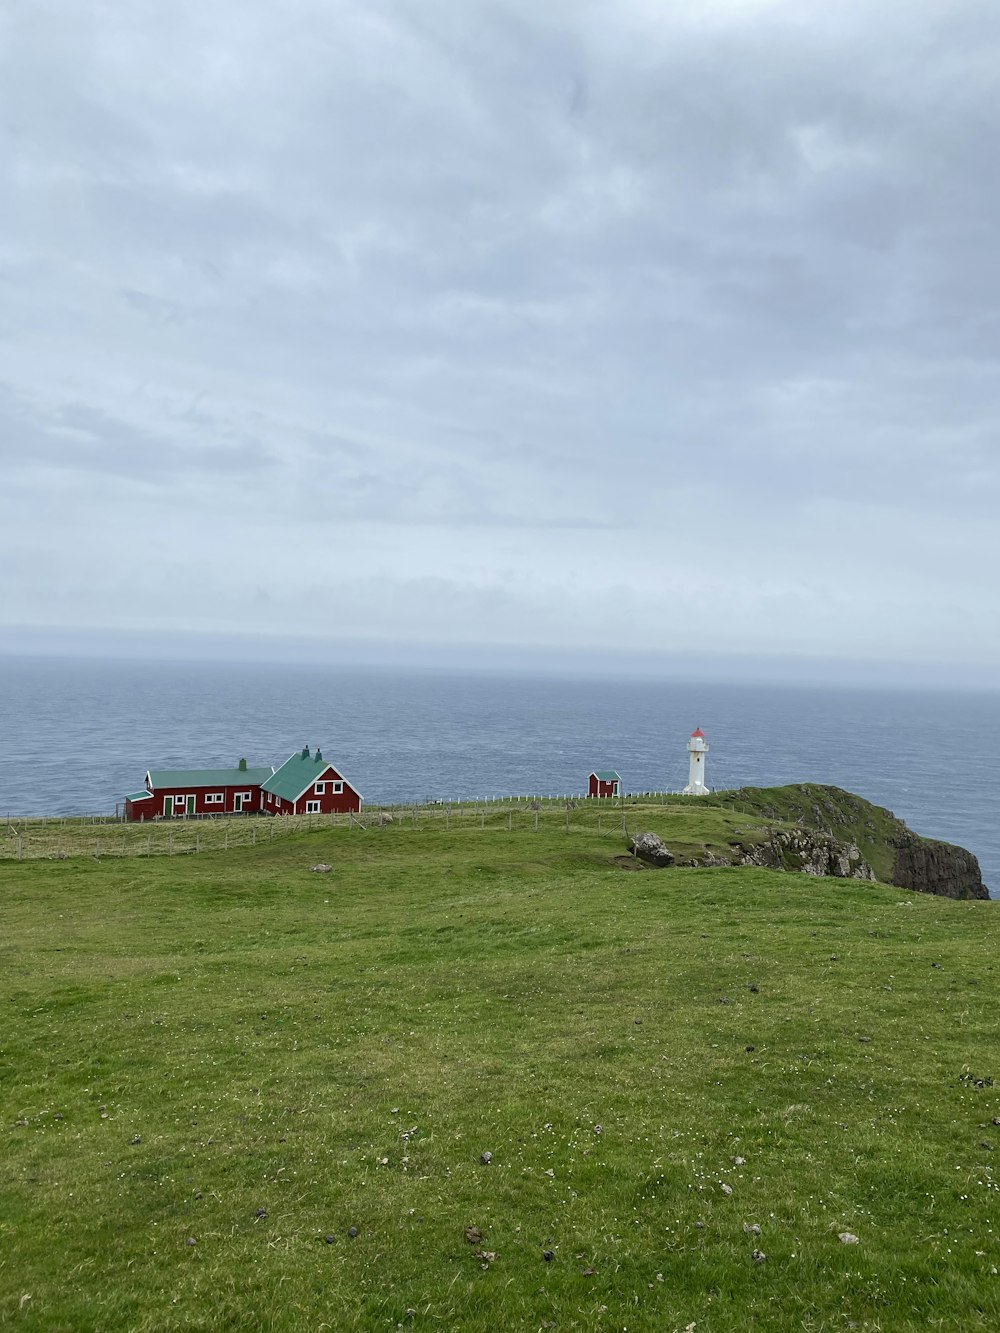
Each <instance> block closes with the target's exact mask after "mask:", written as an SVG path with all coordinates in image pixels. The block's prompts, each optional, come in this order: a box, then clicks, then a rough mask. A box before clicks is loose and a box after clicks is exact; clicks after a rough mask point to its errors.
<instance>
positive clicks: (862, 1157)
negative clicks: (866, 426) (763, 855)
mask: <svg viewBox="0 0 1000 1333" xmlns="http://www.w3.org/2000/svg"><path fill="white" fill-rule="evenodd" d="M717 814H718V815H721V814H725V815H726V817H727V818H728V817H729V814H728V812H721V811H718V810H716V812H715V814H713V815H712V816H711V819H714V818H715V817H716V815H717ZM690 817H691V818H695V816H693V815H692V816H690ZM704 817H705V818H709V814H708V811H707V809H706V812H705V815H704ZM662 831H663V832H664V834H665V835H666V836H668V837H670V836H671V826H670V823H669V821H666V822H665V823H664V824H663V825H662ZM709 834H710V838H709V840H711V838H712V837H714V836H715V834H714V832H713V831H712V830H710V831H709ZM675 840H676V839H675ZM688 840H689V841H690V842H691V843H692V845H694V844H695V843H697V841H698V838H697V832H696V830H695V829H694V828H693V827H692V828H691V829H689V830H688ZM617 850H618V848H617V845H616V844H615V845H612V843H611V841H610V840H609V838H608V837H607V836H605V837H603V838H602V837H599V836H598V835H597V834H596V832H595V831H594V830H591V829H588V828H576V829H574V830H573V831H572V832H571V833H570V834H568V835H567V834H566V832H565V830H564V828H563V826H562V816H561V814H559V813H558V812H553V813H551V814H547V815H545V816H544V817H543V822H542V826H541V828H540V829H539V830H538V831H537V832H535V831H533V830H530V831H529V830H524V831H521V832H519V831H517V829H515V830H514V831H513V832H511V833H508V832H507V831H506V829H500V828H498V827H492V828H491V827H490V826H489V825H487V827H486V828H485V829H482V830H476V829H474V828H473V829H468V828H457V829H456V828H452V829H444V828H442V827H441V826H440V824H431V823H429V822H428V823H427V824H426V825H420V826H418V827H416V828H405V829H404V828H402V827H399V826H394V827H387V828H383V829H370V830H369V831H368V832H366V833H362V832H360V831H358V830H347V829H343V828H341V829H335V830H332V831H331V830H323V831H319V832H314V833H312V834H309V833H301V834H295V835H293V836H289V837H286V838H284V839H282V840H281V841H276V842H275V843H274V844H266V845H260V846H258V847H256V848H253V849H251V848H247V849H245V850H238V851H232V850H231V851H230V852H229V853H228V855H223V854H216V853H208V854H206V853H203V854H202V855H200V856H189V857H182V858H180V857H175V858H173V859H170V858H166V857H163V858H155V857H154V858H152V859H150V860H133V861H128V860H121V861H102V862H94V861H84V860H65V861H59V862H55V863H45V862H40V861H36V862H30V861H26V862H24V863H20V864H14V863H7V864H5V865H4V867H3V868H2V870H0V910H2V922H0V1005H2V1009H0V1013H2V1015H3V1024H2V1027H0V1324H2V1325H3V1326H4V1327H10V1328H12V1329H17V1330H22V1329H23V1330H26V1331H27V1330H33V1331H37V1333H41V1331H43V1330H44V1333H62V1331H64V1330H65V1331H66V1333H70V1331H72V1333H77V1331H78V1330H91V1329H93V1330H98V1329H100V1330H118V1329H129V1330H157V1333H181V1331H182V1330H184V1331H185V1333H189V1331H193V1330H206V1331H207V1330H213V1331H214V1330H234V1331H235V1330H246V1329H251V1328H252V1329H264V1330H296V1331H298V1330H307V1329H308V1330H317V1333H318V1330H323V1329H331V1330H351V1329H364V1330H369V1329H396V1328H399V1327H402V1328H405V1329H410V1328H412V1329H435V1330H441V1329H456V1330H469V1331H470V1333H476V1331H478V1330H482V1331H483V1333H486V1330H490V1331H491V1333H492V1330H497V1329H507V1328H510V1329H538V1328H555V1329H599V1330H624V1329H627V1330H630V1331H631V1333H635V1330H645V1329H648V1330H675V1329H676V1330H684V1329H694V1328H696V1329H697V1331H698V1333H724V1331H729V1330H732V1331H734V1333H735V1330H746V1329H768V1330H770V1329H776V1330H783V1329H808V1330H826V1329H831V1330H833V1329H837V1330H839V1329H845V1328H848V1327H855V1328H859V1329H865V1330H880V1331H882V1333H889V1331H890V1330H903V1329H926V1328H935V1329H952V1330H971V1329H995V1328H997V1327H998V1326H1000V1277H998V1276H997V1269H998V1267H1000V1243H998V1236H997V1227H998V1225H1000V1224H998V1222H997V1218H998V1204H1000V1195H998V1193H997V1188H998V1182H997V1173H996V1169H995V1165H994V1164H995V1161H996V1153H995V1151H994V1150H995V1148H996V1147H997V1145H998V1144H1000V1126H997V1125H996V1124H994V1123H993V1121H994V1118H1000V1097H998V1095H997V1094H998V1088H997V1087H996V1086H993V1085H992V1084H991V1083H990V1082H989V1079H990V1078H991V1077H992V1076H1000V1068H998V1067H997V1066H998V1054H997V1040H996V1038H997V1000H996V984H995V983H996V980H997V976H996V971H995V968H996V967H997V962H996V960H997V957H998V953H997V945H998V942H1000V941H998V936H1000V930H998V923H1000V916H998V915H997V913H996V911H995V910H994V905H993V904H991V903H977V902H971V903H966V902H950V901H946V900H942V899H937V898H933V897H927V896H922V895H918V894H907V893H904V892H902V891H901V890H899V889H893V888H886V887H883V886H881V885H869V884H863V883H857V882H851V881H835V880H815V879H808V878H806V877H804V876H798V875H782V874H777V873H771V872H767V871H757V870H719V869H716V870H709V869H685V870H670V871H664V872H646V873H643V874H627V873H623V871H621V870H620V869H616V868H614V867H613V866H612V865H611V863H610V857H611V855H613V853H614V852H615V851H617ZM320 860H324V861H329V862H330V863H331V864H332V865H333V866H334V870H333V872H332V873H331V874H327V875H318V874H313V873H310V870H309V866H310V865H312V864H313V863H315V862H317V861H320ZM484 1151H489V1152H491V1153H492V1154H493V1159H492V1163H491V1164H489V1165H483V1164H482V1163H481V1162H480V1155H481V1154H482V1153H483V1152H484ZM737 1159H743V1160H741V1161H737ZM730 1191H731V1192H730ZM258 1210H262V1211H263V1213H264V1214H266V1215H258ZM748 1227H759V1228H760V1232H759V1234H757V1233H755V1232H753V1231H748V1230H747V1228H748ZM350 1228H356V1229H357V1235H356V1236H353V1237H352V1236H351V1235H350V1234H349V1229H350ZM468 1228H476V1229H477V1231H478V1233H479V1238H476V1236H475V1233H474V1232H472V1233H470V1234H471V1235H473V1237H474V1239H473V1240H472V1241H469V1240H467V1239H466V1231H467V1229H468ZM840 1232H851V1233H853V1234H855V1235H857V1236H858V1237H859V1241H860V1243H859V1244H857V1245H854V1244H842V1243H841V1242H840V1240H839V1239H838V1233H840ZM189 1241H194V1242H195V1243H194V1244H189V1243H188V1242H189ZM754 1250H758V1251H760V1252H762V1253H764V1254H766V1259H765V1260H764V1261H762V1262H757V1261H755V1260H754V1258H753V1252H754ZM546 1252H547V1253H549V1254H550V1255H551V1258H550V1259H546V1258H545V1254H546Z"/></svg>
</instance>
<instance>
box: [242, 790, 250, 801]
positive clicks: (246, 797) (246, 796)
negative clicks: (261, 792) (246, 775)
mask: <svg viewBox="0 0 1000 1333" xmlns="http://www.w3.org/2000/svg"><path fill="white" fill-rule="evenodd" d="M240 795H241V796H242V797H243V799H244V801H252V800H253V792H252V791H241V792H240Z"/></svg>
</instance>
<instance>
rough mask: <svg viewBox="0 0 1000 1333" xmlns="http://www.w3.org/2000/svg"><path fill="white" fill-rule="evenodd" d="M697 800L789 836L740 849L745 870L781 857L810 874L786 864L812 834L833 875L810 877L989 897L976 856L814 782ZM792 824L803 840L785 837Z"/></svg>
mask: <svg viewBox="0 0 1000 1333" xmlns="http://www.w3.org/2000/svg"><path fill="white" fill-rule="evenodd" d="M698 799H699V801H710V802H711V803H712V804H715V805H719V806H723V807H724V808H727V809H730V810H734V811H737V812H739V813H741V814H746V815H750V816H758V817H762V818H764V819H766V820H776V821H780V822H781V824H782V825H785V826H786V827H785V829H784V830H780V829H779V830H775V831H774V832H773V834H772V835H771V836H770V837H768V838H765V839H763V840H758V841H756V842H755V844H754V848H750V847H746V848H742V849H741V850H742V851H744V852H745V853H746V854H747V856H748V858H749V857H753V859H752V860H748V861H744V864H747V863H750V864H756V865H762V864H765V865H766V864H775V861H774V857H775V856H776V855H777V856H778V857H779V863H780V862H781V860H783V863H784V866H785V868H787V869H792V868H795V869H799V868H806V867H800V866H791V865H789V864H788V859H789V858H788V855H787V850H788V843H789V841H791V844H792V846H796V844H798V845H800V846H801V849H802V851H803V853H805V855H806V859H808V846H809V844H810V843H811V841H812V840H811V838H810V836H809V835H813V834H814V835H819V839H820V840H819V841H818V842H817V852H818V864H821V863H825V864H827V865H828V866H830V869H827V870H825V871H824V870H814V871H813V872H812V873H825V874H833V875H838V876H843V877H850V878H858V879H867V878H875V879H879V880H881V881H882V883H883V884H895V885H898V886H899V888H901V889H913V890H915V891H916V892H917V893H934V894H937V895H939V896H940V897H943V898H989V896H990V895H989V891H988V890H987V888H986V886H985V885H984V884H983V879H982V872H981V871H980V868H979V862H978V860H977V859H976V857H975V856H974V855H973V854H972V852H970V851H967V850H966V849H965V848H964V847H956V846H953V845H952V844H951V843H948V842H939V841H937V840H936V839H933V838H921V837H920V836H919V835H918V834H916V833H914V832H913V830H912V829H910V828H908V827H907V826H906V825H905V824H904V823H903V821H902V820H901V819H897V818H896V816H895V815H894V814H893V813H892V811H891V810H885V809H883V808H882V807H881V806H878V805H872V803H871V802H870V801H866V800H864V799H863V798H862V797H860V796H855V795H854V794H853V793H852V792H848V791H843V790H842V789H841V788H840V787H827V786H821V785H817V784H814V783H799V784H796V785H793V786H788V787H741V788H739V790H737V791H728V792H717V793H715V794H714V795H712V796H710V797H699V798H698ZM788 825H795V826H797V829H798V830H801V832H800V833H799V834H798V837H796V835H795V833H794V832H791V833H790V832H789V831H788V828H787V826H788ZM783 851H784V856H783V857H782V852H783ZM758 857H759V858H760V859H757V858H758ZM741 859H742V858H741ZM845 872H846V873H845ZM866 872H868V873H866Z"/></svg>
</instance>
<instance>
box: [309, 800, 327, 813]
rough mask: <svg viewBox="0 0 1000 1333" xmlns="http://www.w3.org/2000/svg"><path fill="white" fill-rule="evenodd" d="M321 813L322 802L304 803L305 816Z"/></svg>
mask: <svg viewBox="0 0 1000 1333" xmlns="http://www.w3.org/2000/svg"><path fill="white" fill-rule="evenodd" d="M322 813H323V802H322V801H306V814H307V815H319V814H322Z"/></svg>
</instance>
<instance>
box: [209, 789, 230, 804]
mask: <svg viewBox="0 0 1000 1333" xmlns="http://www.w3.org/2000/svg"><path fill="white" fill-rule="evenodd" d="M225 803H226V793H225V792H222V791H208V792H206V793H205V804H206V805H225Z"/></svg>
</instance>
